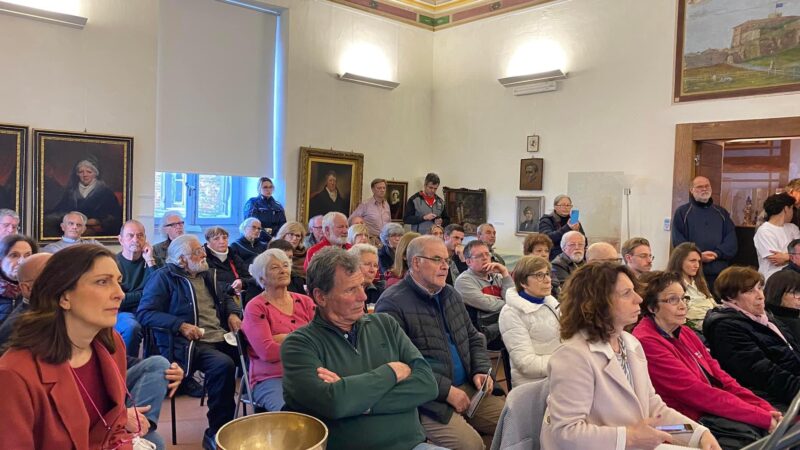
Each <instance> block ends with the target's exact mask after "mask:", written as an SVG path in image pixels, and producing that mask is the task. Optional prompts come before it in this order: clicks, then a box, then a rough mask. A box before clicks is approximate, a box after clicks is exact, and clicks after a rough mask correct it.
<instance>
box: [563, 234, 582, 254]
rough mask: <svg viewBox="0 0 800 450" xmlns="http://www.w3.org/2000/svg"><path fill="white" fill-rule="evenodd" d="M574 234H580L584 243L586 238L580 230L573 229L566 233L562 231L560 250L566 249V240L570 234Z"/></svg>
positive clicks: (570, 236)
mask: <svg viewBox="0 0 800 450" xmlns="http://www.w3.org/2000/svg"><path fill="white" fill-rule="evenodd" d="M576 234H577V235H578V236H580V237H581V239H583V243H584V244H585V243H586V238H585V237H584V236H583V234H582V233H581V232H580V231H575V230H571V231H567V232H566V233H564V235H563V236H561V250H566V249H567V241H569V240H570V239H572V236H575V235H576Z"/></svg>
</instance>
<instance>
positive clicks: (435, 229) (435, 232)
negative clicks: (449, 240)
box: [428, 225, 444, 240]
mask: <svg viewBox="0 0 800 450" xmlns="http://www.w3.org/2000/svg"><path fill="white" fill-rule="evenodd" d="M428 234H430V235H431V236H436V237H438V238H439V239H441V240H444V227H442V226H441V225H434V226H432V227H431V229H430V230H428Z"/></svg>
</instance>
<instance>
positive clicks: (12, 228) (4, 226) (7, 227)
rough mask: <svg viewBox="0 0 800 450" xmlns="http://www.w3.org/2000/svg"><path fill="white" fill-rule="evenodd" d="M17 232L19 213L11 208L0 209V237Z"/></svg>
mask: <svg viewBox="0 0 800 450" xmlns="http://www.w3.org/2000/svg"><path fill="white" fill-rule="evenodd" d="M18 232H19V214H17V212H16V211H14V210H13V209H6V208H3V209H0V239H2V238H4V237H6V236H8V235H10V234H15V233H18Z"/></svg>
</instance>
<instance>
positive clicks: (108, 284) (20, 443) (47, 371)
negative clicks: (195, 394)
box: [0, 244, 133, 450]
mask: <svg viewBox="0 0 800 450" xmlns="http://www.w3.org/2000/svg"><path fill="white" fill-rule="evenodd" d="M121 278H122V276H121V275H120V272H119V269H118V268H117V264H116V262H115V260H114V255H113V254H112V253H111V252H110V251H108V250H107V249H105V248H104V247H100V246H96V245H89V244H83V245H75V246H72V247H69V248H66V249H64V250H62V251H60V252H58V253H56V254H55V255H53V257H52V258H51V259H50V260H49V261H48V262H47V265H46V266H45V268H44V269H43V271H42V273H41V274H40V276H39V278H38V279H37V281H36V282H35V283H34V285H33V292H32V293H31V298H30V310H29V311H28V312H26V313H25V314H23V315H22V316H21V317H20V318H19V319H18V321H17V323H16V324H15V328H14V334H13V336H12V339H11V343H10V346H11V349H10V350H9V351H8V352H7V353H6V354H5V355H3V357H2V358H0V386H3V388H2V389H3V401H2V402H0V417H3V420H0V448H4V449H5V448H8V449H23V448H24V449H44V450H49V449H130V448H131V446H132V445H131V441H132V439H133V436H132V435H131V434H129V433H128V432H126V431H125V424H126V422H127V412H126V408H125V397H126V388H125V368H126V365H125V346H124V344H123V343H122V339H121V337H120V336H119V334H117V333H116V332H115V331H114V323H115V322H116V320H117V313H118V312H119V306H120V304H121V303H122V299H123V297H124V295H125V294H124V292H122V289H121V288H120V285H119V282H120V279H121Z"/></svg>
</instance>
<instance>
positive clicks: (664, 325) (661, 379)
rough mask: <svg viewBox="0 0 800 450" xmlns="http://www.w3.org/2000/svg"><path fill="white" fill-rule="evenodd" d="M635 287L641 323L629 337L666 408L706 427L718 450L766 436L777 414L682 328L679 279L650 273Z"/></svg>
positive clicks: (684, 307) (684, 310)
mask: <svg viewBox="0 0 800 450" xmlns="http://www.w3.org/2000/svg"><path fill="white" fill-rule="evenodd" d="M640 281H642V282H643V283H646V285H645V287H644V288H643V290H642V293H641V297H642V299H643V301H642V305H641V308H642V314H643V315H644V318H643V319H642V320H641V322H639V324H638V325H637V326H636V328H635V329H634V330H633V335H634V336H636V337H637V338H638V339H639V341H641V343H642V348H643V349H644V353H645V356H647V368H648V371H649V372H650V378H651V379H652V381H653V386H654V387H655V390H656V392H657V393H658V394H659V395H660V396H661V398H663V399H664V401H665V402H666V403H667V405H669V406H670V407H672V408H674V409H676V410H678V411H679V412H681V413H683V414H685V415H686V416H687V417H689V418H691V419H693V420H696V421H698V422H699V423H700V424H702V425H705V426H706V427H708V428H709V429H710V430H711V433H712V434H714V436H716V437H717V439H718V441H719V444H720V446H721V447H722V448H724V449H738V448H741V447H743V446H744V445H746V444H749V443H750V442H752V441H755V440H756V439H758V438H759V437H761V436H764V435H765V434H766V433H767V432H772V430H774V429H775V426H776V425H777V422H778V421H780V419H781V417H782V416H781V413H780V412H778V411H776V410H775V408H773V407H772V405H770V404H769V403H767V402H766V401H765V400H763V399H761V398H759V397H758V396H756V395H755V394H753V393H752V392H750V391H749V390H747V389H746V388H743V387H742V386H740V385H739V383H737V382H736V380H734V379H733V378H732V377H731V376H730V375H728V374H727V373H725V371H723V370H722V368H720V366H719V363H717V361H716V360H715V359H713V358H712V357H711V355H710V354H709V353H708V350H706V348H705V347H704V346H703V344H702V343H701V342H700V339H699V338H698V337H697V335H696V334H695V333H694V332H693V331H692V330H691V329H690V328H689V327H687V326H686V325H684V324H685V323H686V314H687V310H688V307H687V304H686V303H687V301H688V298H689V297H688V296H687V295H686V291H685V289H684V287H683V284H682V281H681V275H680V274H679V273H677V272H650V273H648V274H645V275H643V276H642V278H640ZM731 430H735V431H733V432H731Z"/></svg>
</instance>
